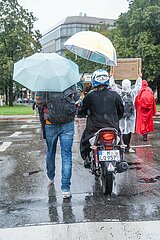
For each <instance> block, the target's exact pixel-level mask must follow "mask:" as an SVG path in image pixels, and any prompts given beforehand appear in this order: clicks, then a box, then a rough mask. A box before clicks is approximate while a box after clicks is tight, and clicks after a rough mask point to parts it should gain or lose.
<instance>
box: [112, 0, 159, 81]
mask: <svg viewBox="0 0 160 240" xmlns="http://www.w3.org/2000/svg"><path fill="white" fill-rule="evenodd" d="M112 38H113V42H114V44H115V47H116V50H117V55H118V57H141V58H142V62H143V76H144V77H145V78H146V79H148V80H149V81H154V80H155V78H156V77H157V76H158V75H159V69H160V59H159V56H160V1H159V0H152V1H150V0H134V1H129V10H128V12H127V13H124V14H121V16H120V17H119V18H118V20H117V22H116V28H115V29H113V32H112Z"/></svg>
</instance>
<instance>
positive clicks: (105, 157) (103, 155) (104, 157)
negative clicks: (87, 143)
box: [98, 150, 120, 162]
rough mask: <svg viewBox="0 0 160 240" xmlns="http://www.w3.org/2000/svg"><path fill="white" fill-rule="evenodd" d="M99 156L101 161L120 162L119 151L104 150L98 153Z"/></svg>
mask: <svg viewBox="0 0 160 240" xmlns="http://www.w3.org/2000/svg"><path fill="white" fill-rule="evenodd" d="M98 155H99V161H107V162H112V161H116V162H119V161H120V154H119V150H109V151H107V150H105V151H103V150H102V151H99V152H98Z"/></svg>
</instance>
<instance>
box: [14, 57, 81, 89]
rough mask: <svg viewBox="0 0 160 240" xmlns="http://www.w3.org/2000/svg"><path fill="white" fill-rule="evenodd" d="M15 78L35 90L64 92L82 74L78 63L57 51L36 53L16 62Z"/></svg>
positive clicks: (78, 79) (77, 80)
mask: <svg viewBox="0 0 160 240" xmlns="http://www.w3.org/2000/svg"><path fill="white" fill-rule="evenodd" d="M13 80H15V81H16V82H18V83H20V84H21V85H23V86H25V87H26V88H28V89H30V90H31V91H33V92H35V91H53V92H62V91H64V90H65V89H67V88H68V87H70V86H72V85H74V84H76V83H77V82H79V81H80V75H79V68H78V65H77V64H75V63H74V62H72V61H71V60H69V59H67V58H64V57H62V56H60V55H58V54H57V53H35V54H33V55H32V56H30V57H27V58H24V59H22V60H20V61H18V62H17V63H15V64H14V73H13Z"/></svg>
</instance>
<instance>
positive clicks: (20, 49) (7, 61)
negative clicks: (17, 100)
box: [0, 0, 41, 106]
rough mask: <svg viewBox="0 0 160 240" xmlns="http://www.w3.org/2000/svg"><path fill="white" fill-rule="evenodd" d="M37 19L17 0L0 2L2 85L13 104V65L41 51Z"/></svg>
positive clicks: (0, 80)
mask: <svg viewBox="0 0 160 240" xmlns="http://www.w3.org/2000/svg"><path fill="white" fill-rule="evenodd" d="M36 20H37V19H36V18H35V17H34V16H33V14H32V13H29V12H28V11H27V10H26V9H23V8H22V7H21V6H20V5H19V4H18V1H17V0H1V2H0V55H1V58H0V74H1V78H0V86H1V89H2V88H3V89H6V94H7V93H8V94H9V105H10V106H13V81H12V76H13V65H14V63H15V62H16V61H18V60H20V59H22V58H23V57H27V56H29V55H31V54H33V53H34V52H38V51H41V44H40V42H39V39H40V37H41V34H40V32H39V30H35V31H34V30H33V26H34V25H33V24H34V22H35V21H36Z"/></svg>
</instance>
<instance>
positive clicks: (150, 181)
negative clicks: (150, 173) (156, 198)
mask: <svg viewBox="0 0 160 240" xmlns="http://www.w3.org/2000/svg"><path fill="white" fill-rule="evenodd" d="M157 177H160V176H157ZM138 182H141V183H155V182H157V178H156V177H155V178H141V179H139V180H138Z"/></svg>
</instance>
